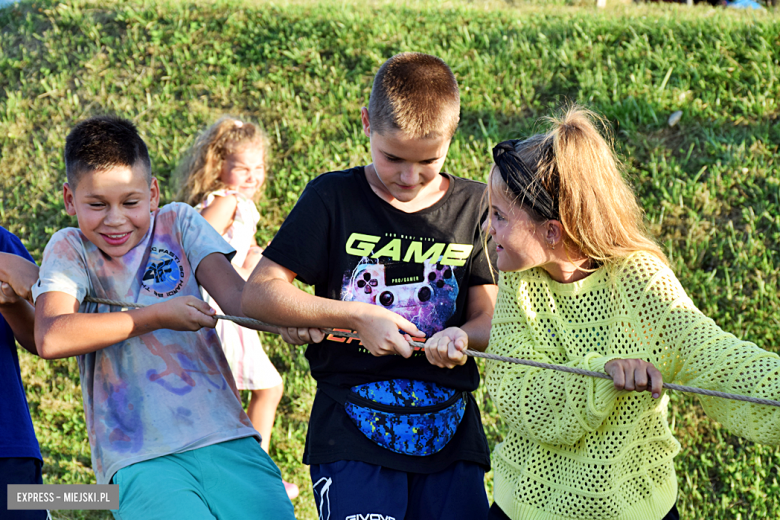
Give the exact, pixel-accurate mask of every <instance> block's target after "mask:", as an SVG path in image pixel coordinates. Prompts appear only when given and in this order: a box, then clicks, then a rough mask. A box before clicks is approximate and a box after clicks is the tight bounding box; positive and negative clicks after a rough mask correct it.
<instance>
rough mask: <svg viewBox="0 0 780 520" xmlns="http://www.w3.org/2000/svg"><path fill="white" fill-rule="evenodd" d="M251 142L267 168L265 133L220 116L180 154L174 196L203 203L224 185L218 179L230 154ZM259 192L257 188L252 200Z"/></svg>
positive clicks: (241, 122)
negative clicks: (181, 157) (177, 192)
mask: <svg viewBox="0 0 780 520" xmlns="http://www.w3.org/2000/svg"><path fill="white" fill-rule="evenodd" d="M251 145H255V146H258V147H260V148H261V149H262V151H263V163H264V165H265V167H266V169H267V168H268V147H269V142H268V135H267V134H266V133H265V132H264V131H263V130H262V129H261V128H260V127H259V126H257V125H256V124H254V123H251V122H249V121H243V120H241V119H238V118H235V117H231V116H223V117H221V118H219V120H218V121H217V122H216V123H214V124H213V125H211V126H210V127H208V128H207V129H206V130H205V131H204V132H203V133H202V134H200V135H199V136H198V138H197V139H196V140H195V144H193V145H192V148H190V149H189V151H188V152H187V154H186V155H185V157H184V160H183V161H182V163H181V165H180V166H179V171H178V175H177V178H178V180H179V186H180V188H179V195H178V197H177V198H178V199H179V200H181V201H184V202H186V203H187V204H189V205H190V206H195V205H197V204H200V203H201V202H203V200H204V199H205V198H206V196H207V195H208V194H209V193H211V192H213V191H216V190H219V189H223V188H224V187H225V186H224V185H223V184H222V182H221V181H220V180H219V177H220V175H221V174H222V165H223V164H224V162H225V158H226V157H228V156H229V155H230V154H232V153H235V152H238V151H240V150H243V149H244V148H245V147H247V146H251ZM260 195H261V191H260V190H258V191H257V194H256V195H255V199H258V198H259V197H260Z"/></svg>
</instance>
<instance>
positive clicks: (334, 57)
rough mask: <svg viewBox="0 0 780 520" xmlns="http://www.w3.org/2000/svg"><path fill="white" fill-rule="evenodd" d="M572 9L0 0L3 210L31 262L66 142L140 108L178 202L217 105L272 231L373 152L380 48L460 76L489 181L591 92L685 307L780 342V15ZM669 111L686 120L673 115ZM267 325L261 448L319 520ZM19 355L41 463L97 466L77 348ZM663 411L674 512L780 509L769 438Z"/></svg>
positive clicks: (296, 378) (303, 397) (461, 160)
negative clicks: (182, 167)
mask: <svg viewBox="0 0 780 520" xmlns="http://www.w3.org/2000/svg"><path fill="white" fill-rule="evenodd" d="M571 3H572V2H561V1H558V2H548V3H546V4H542V3H538V2H537V3H526V2H522V1H511V0H507V1H506V2H503V1H492V2H480V1H477V0H474V1H471V2H467V1H465V0H464V1H452V2H444V3H442V2H426V1H422V2H384V1H383V2H368V3H366V2H357V1H354V0H344V1H327V2H322V3H319V4H315V3H313V2H310V1H298V2H293V3H292V4H288V3H283V2H280V3H274V2H263V1H258V2H251V1H247V2H240V1H238V0H224V1H216V2H199V3H189V2H178V1H177V2H170V3H168V2H153V1H143V2H141V1H138V2H135V1H134V2H118V1H116V0H109V1H107V2H101V3H97V2H88V1H83V0H82V1H65V2H61V3H60V2H54V1H45V0H41V1H37V2H30V3H22V4H17V5H14V6H11V7H7V8H5V9H2V10H0V222H1V223H2V225H3V226H5V227H6V228H8V229H10V230H11V231H13V232H14V233H16V234H17V235H19V236H20V237H21V238H22V240H23V241H24V243H25V244H26V246H27V247H28V248H29V249H30V251H31V252H32V253H33V256H35V257H36V258H37V259H40V257H41V253H42V251H43V248H44V246H45V245H46V242H47V240H48V238H49V236H50V235H51V234H52V233H53V232H54V231H55V230H57V229H59V228H61V227H64V226H70V225H75V221H74V220H72V219H71V218H70V217H68V216H67V215H66V214H65V213H64V211H63V205H62V200H61V193H60V190H61V184H62V182H63V180H64V165H63V160H62V148H63V144H64V139H65V135H66V134H67V131H68V129H69V128H70V127H71V126H72V125H73V124H74V123H75V122H76V121H78V120H80V119H82V118H85V117H88V116H90V115H94V114H99V113H106V112H110V113H116V114H119V115H122V116H124V117H129V118H131V119H133V120H134V121H135V122H136V123H137V124H138V125H139V127H140V129H141V130H142V132H143V134H144V137H145V138H146V140H147V143H148V144H149V146H150V151H151V154H152V161H153V167H154V172H155V174H156V175H157V177H158V178H159V179H160V180H161V184H162V187H163V195H164V199H165V200H171V197H172V194H173V193H174V191H175V190H174V187H173V183H172V179H171V175H172V173H171V172H172V171H173V170H174V169H175V167H176V164H177V161H178V160H179V159H180V157H181V155H182V153H183V152H184V150H185V149H186V148H187V147H188V146H189V144H191V142H192V140H193V137H194V136H195V134H196V133H197V132H198V131H199V130H200V129H202V128H203V127H204V126H205V125H207V124H209V123H210V122H212V121H213V120H215V119H216V118H217V117H218V116H219V115H221V114H223V113H230V114H235V115H241V116H243V117H248V118H251V119H253V120H256V121H259V122H261V123H262V124H263V125H264V126H265V128H266V129H267V131H268V133H269V135H270V136H271V140H272V144H273V157H272V167H271V172H272V175H271V179H270V182H269V183H268V185H267V188H266V196H265V198H264V200H263V201H262V202H261V203H260V206H261V207H260V209H261V211H262V213H263V221H262V222H261V226H260V229H259V232H258V239H259V240H261V241H267V240H269V239H270V238H271V237H272V236H273V234H274V232H275V231H276V230H277V229H278V228H279V225H280V224H281V222H282V220H283V218H284V216H285V215H286V214H287V213H288V212H289V210H290V209H291V208H292V206H293V204H294V203H295V201H296V199H297V197H298V195H299V194H300V192H301V190H302V189H303V187H304V186H305V184H306V182H307V181H309V180H311V179H312V178H314V177H315V176H316V175H318V174H319V173H321V172H325V171H328V170H333V169H341V168H343V167H346V166H348V165H357V164H364V163H367V162H368V161H369V160H370V159H369V153H368V142H367V139H365V138H364V136H363V135H362V131H361V127H360V123H359V110H360V107H361V106H363V105H365V104H366V102H367V98H368V94H369V91H370V88H371V80H372V74H373V72H374V71H376V69H377V68H378V67H379V65H380V64H381V63H382V62H383V61H384V60H385V59H387V58H388V57H389V56H391V55H392V54H395V53H397V52H401V51H408V50H416V51H423V52H428V53H433V54H436V55H438V56H441V57H442V58H443V59H444V60H446V61H447V62H448V63H449V64H450V65H451V66H452V68H453V70H454V71H455V73H456V75H457V77H458V80H459V82H460V85H461V93H462V116H461V125H460V129H459V131H458V133H457V134H456V136H455V139H454V142H453V144H452V147H451V148H450V154H449V157H448V160H447V163H446V166H445V168H446V169H447V170H448V171H450V172H453V173H456V174H458V175H461V176H465V177H471V178H476V179H484V177H485V175H486V173H487V170H488V166H489V163H490V159H489V157H490V155H489V150H490V148H491V147H492V145H493V144H495V143H496V142H499V141H501V140H503V139H507V138H516V137H521V136H524V135H528V134H529V133H530V132H532V131H534V130H535V129H536V130H538V129H539V128H541V126H540V122H539V118H540V117H541V116H544V115H546V114H549V113H550V110H551V109H553V108H555V107H557V106H559V105H560V104H561V103H562V102H564V101H566V100H576V101H579V102H581V103H584V104H586V105H588V106H589V107H591V108H593V109H595V110H596V111H598V112H600V113H602V114H604V115H605V116H606V117H607V118H608V119H609V120H610V122H611V123H612V125H613V128H614V130H615V137H616V145H617V147H618V149H619V150H620V152H621V154H622V157H623V159H624V161H625V164H626V168H627V172H628V175H629V178H630V180H631V182H632V184H633V186H634V187H635V189H636V190H637V192H638V193H639V195H640V197H641V200H642V204H643V206H644V208H645V210H646V212H647V219H648V221H649V222H650V223H651V227H652V229H653V231H654V232H655V233H656V234H657V235H658V236H659V237H660V239H661V242H662V244H663V245H664V248H665V250H666V252H667V253H668V254H669V256H670V258H671V260H672V263H673V268H674V270H675V272H676V273H677V275H678V276H679V277H680V279H681V281H682V283H683V285H684V286H685V287H686V288H687V289H688V291H689V293H690V295H691V297H692V298H693V300H694V301H695V302H696V304H697V305H698V306H699V307H700V308H701V309H702V310H703V311H704V312H705V313H707V314H708V315H710V316H711V317H713V318H714V319H715V320H716V321H717V322H718V323H719V324H721V325H722V326H723V327H724V328H725V329H727V330H728V331H730V332H732V333H734V334H735V335H737V336H739V337H743V338H745V339H750V340H752V341H755V342H756V343H758V344H759V345H760V346H762V347H764V348H767V349H770V350H775V351H780V348H779V347H778V340H780V321H779V320H778V317H780V314H779V311H780V300H779V299H778V290H779V289H780V175H779V174H778V151H779V150H778V147H779V146H780V121H779V115H780V107H778V102H779V101H778V100H780V24H778V21H779V18H778V16H777V13H776V12H774V11H770V12H765V13H758V14H757V13H742V12H732V11H727V10H717V9H711V8H707V7H696V8H693V9H689V8H685V7H682V6H679V7H678V6H659V5H652V6H637V5H630V4H629V5H623V4H619V5H616V6H610V8H609V9H607V10H606V11H596V10H595V9H593V8H592V7H591V5H590V4H591V2H581V3H580V4H579V5H574V6H572V5H569V4H571ZM573 3H575V4H576V2H573ZM610 4H612V2H610ZM677 110H682V111H683V116H682V119H681V120H680V122H679V124H677V125H676V126H674V127H669V126H668V125H667V119H668V117H669V115H670V114H671V113H672V112H675V111H677ZM261 243H262V242H261ZM264 341H265V344H266V345H267V346H268V348H269V354H270V355H271V358H272V360H273V361H274V362H275V363H276V365H277V367H278V368H279V369H280V372H283V375H284V377H285V382H286V389H287V391H286V395H285V397H284V399H283V401H282V404H281V406H280V408H279V416H278V420H277V424H276V429H275V434H274V438H273V440H272V452H271V455H272V457H273V458H274V459H275V460H276V461H277V463H278V464H279V465H280V466H281V468H282V471H283V473H284V475H285V476H286V477H287V479H288V480H292V481H294V482H297V483H298V484H299V485H302V488H303V493H302V497H301V498H299V499H297V500H296V502H295V503H296V512H297V514H298V517H299V518H302V519H313V518H316V512H315V510H314V506H313V501H312V499H311V488H310V484H309V481H308V470H307V468H305V467H303V466H301V465H300V462H299V461H300V457H301V453H302V450H303V442H304V438H305V432H306V426H307V415H308V410H309V407H310V404H311V399H312V397H313V391H314V388H315V386H314V383H313V381H312V379H311V378H310V377H309V375H308V372H307V365H306V361H305V359H304V358H303V355H302V350H301V349H296V348H292V347H288V346H286V345H284V344H282V343H280V342H279V341H278V340H277V339H276V338H274V337H271V336H266V338H265V340H264ZM22 370H23V377H24V380H25V383H26V385H27V392H28V399H29V402H30V406H31V410H32V413H33V420H34V422H35V426H36V431H37V433H38V439H39V441H40V443H41V448H42V450H43V453H44V457H45V467H44V479H45V481H46V482H47V483H90V482H94V476H93V474H92V471H91V469H90V457H89V444H88V442H87V437H86V432H85V427H84V417H83V412H82V409H81V390H80V386H79V376H78V368H77V366H76V362H75V360H74V359H70V360H60V361H53V362H50V361H43V360H40V359H36V358H33V357H32V356H29V355H26V354H25V355H22ZM478 398H479V399H480V401H481V402H482V409H483V419H484V422H485V426H486V430H487V432H488V436H489V439H490V442H491V445H492V444H494V443H495V442H498V441H499V440H500V439H501V437H502V432H503V429H504V427H503V425H502V423H501V421H500V420H499V419H498V418H497V416H496V413H495V409H494V407H493V406H492V405H491V403H490V401H489V399H488V397H487V395H486V394H485V393H484V392H483V391H481V390H480V391H479V392H478ZM670 422H671V423H672V428H673V430H674V431H675V433H676V435H677V438H678V439H679V441H680V443H681V444H682V447H683V452H682V453H681V455H680V456H679V457H678V458H677V461H676V465H677V470H678V480H679V485H680V499H679V504H678V506H679V507H680V510H681V511H682V513H683V516H684V518H688V519H709V518H717V519H748V518H760V517H766V518H777V517H778V516H780V499H779V498H778V497H779V496H780V485H779V484H778V468H779V467H780V450H778V449H777V448H772V447H765V446H757V445H753V444H752V443H750V442H747V441H744V440H741V439H739V438H737V437H735V436H733V435H731V434H730V433H729V432H728V431H726V430H725V429H723V428H721V427H720V426H719V425H718V424H716V423H714V422H713V421H711V420H709V419H708V418H706V417H705V416H704V415H703V413H702V410H701V407H700V406H699V404H698V401H696V400H695V399H694V398H691V397H687V396H679V395H673V396H672V407H671V415H670ZM489 477H492V475H489ZM487 485H488V490H490V489H491V488H492V482H491V479H490V478H488V481H487ZM54 517H55V518H59V519H70V518H74V519H75V518H89V519H98V518H109V517H110V515H108V514H107V513H106V512H89V513H88V512H68V511H59V512H55V514H54Z"/></svg>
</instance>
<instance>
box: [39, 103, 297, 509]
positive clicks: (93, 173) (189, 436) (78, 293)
mask: <svg viewBox="0 0 780 520" xmlns="http://www.w3.org/2000/svg"><path fill="white" fill-rule="evenodd" d="M65 167H66V171H67V176H68V182H67V183H66V184H65V186H64V189H63V195H64V199H65V209H66V211H67V212H68V214H69V215H75V216H76V217H77V218H78V224H79V227H78V228H67V229H63V230H61V231H58V232H57V233H56V234H55V235H54V236H53V237H52V238H51V240H50V241H49V244H48V245H47V246H46V250H45V251H44V255H43V264H42V266H41V270H40V278H39V280H38V283H37V284H36V285H35V286H34V288H33V295H34V297H35V298H36V305H35V343H36V346H37V349H38V353H39V354H40V355H41V356H42V357H45V358H48V359H55V358H62V357H68V356H75V355H78V356H79V358H78V362H79V371H80V374H81V386H82V392H83V399H84V411H85V414H86V420H87V428H88V434H89V440H90V446H91V448H92V467H93V469H94V471H95V474H96V476H97V482H98V484H108V483H110V482H113V483H114V484H118V485H119V496H120V504H119V509H118V510H116V511H112V512H113V514H114V516H115V517H116V518H121V519H139V520H140V519H144V520H148V519H157V518H159V519H169V518H180V517H182V516H186V517H187V518H198V519H201V518H203V519H206V518H208V519H213V518H224V519H233V518H273V519H276V518H293V511H292V506H291V504H290V502H289V500H288V499H287V496H286V494H285V491H284V487H283V485H282V480H281V475H280V473H279V470H278V468H277V467H276V465H275V464H274V463H273V462H272V461H271V459H270V458H269V457H268V455H266V454H265V452H264V451H263V450H262V449H261V448H260V444H259V442H258V434H257V432H256V431H255V430H254V429H253V428H252V425H251V423H250V421H249V418H248V417H247V416H246V414H245V413H244V411H243V409H242V406H241V402H240V401H239V399H238V395H237V391H236V388H235V384H234V382H233V377H232V375H231V373H230V368H229V367H228V364H227V361H226V360H225V357H224V354H223V353H222V349H221V347H220V344H219V339H218V338H217V335H216V333H215V332H214V330H213V327H214V325H215V323H216V320H215V319H214V317H213V315H214V311H213V310H212V309H211V308H210V307H209V306H208V305H207V304H206V303H205V302H204V301H203V300H201V299H200V293H199V288H198V284H201V285H203V287H205V288H206V290H208V292H209V294H211V295H212V296H213V297H214V298H215V300H217V302H218V303H219V305H220V306H222V308H223V309H224V310H225V312H227V313H228V314H233V315H236V314H239V313H240V309H239V305H238V302H239V300H240V294H241V290H242V288H243V285H244V282H243V280H242V279H241V277H240V276H239V275H238V274H237V273H236V272H235V270H234V269H233V268H232V266H231V265H230V261H229V257H230V256H232V255H233V254H234V251H233V249H232V248H231V247H230V246H229V245H228V244H227V243H226V242H225V241H224V240H223V239H222V238H221V237H220V236H219V234H218V233H217V232H216V231H214V229H213V228H212V227H211V226H210V225H209V224H208V223H207V222H206V221H205V220H204V219H203V218H202V217H201V216H200V215H198V213H197V212H195V210H193V209H192V208H190V207H189V206H187V205H184V204H170V205H168V206H164V207H162V208H159V209H158V205H159V197H160V191H159V186H158V184H157V179H155V178H154V177H152V174H151V163H150V160H149V155H148V152H147V148H146V144H145V143H144V142H143V140H142V139H141V137H140V136H139V135H138V132H137V130H136V129H135V126H134V125H133V124H132V123H130V122H129V121H126V120H123V119H119V118H115V117H96V118H92V119H88V120H86V121H82V122H81V123H79V124H78V125H76V126H75V127H74V128H73V130H72V131H71V132H70V134H69V135H68V137H67V140H66V143H65ZM85 296H93V297H98V298H107V299H113V300H121V301H127V302H132V303H137V304H141V305H145V306H146V307H144V308H139V309H133V310H122V309H120V308H117V307H112V306H108V305H102V304H101V305H98V304H94V303H88V302H86V301H84V298H85Z"/></svg>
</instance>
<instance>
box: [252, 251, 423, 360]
mask: <svg viewBox="0 0 780 520" xmlns="http://www.w3.org/2000/svg"><path fill="white" fill-rule="evenodd" d="M295 276H296V274H295V273H294V272H292V271H290V270H289V269H286V268H285V267H282V266H281V265H279V264H277V263H276V262H274V261H272V260H269V259H268V258H266V257H263V258H262V259H261V260H260V263H259V264H258V265H257V267H256V268H255V270H254V272H253V273H252V275H251V276H250V277H249V281H248V282H247V285H246V288H245V290H244V293H243V296H242V298H241V308H242V309H243V311H244V313H245V314H246V315H247V316H250V317H252V318H256V319H259V320H261V321H265V322H270V323H274V324H278V325H280V326H282V327H288V328H289V329H290V330H289V333H293V332H294V331H295V330H296V329H297V330H299V332H300V334H301V335H302V336H306V335H308V334H309V333H308V330H309V329H310V328H347V329H350V330H356V331H357V333H358V335H360V339H361V340H362V343H363V345H364V346H365V347H366V348H367V349H368V350H369V351H370V352H371V353H372V354H374V355H375V356H382V355H387V354H400V355H402V356H404V357H409V356H411V355H412V350H411V347H410V346H409V343H408V342H407V341H406V339H405V338H404V336H402V335H401V334H400V333H399V332H398V331H399V329H400V330H402V331H403V332H405V333H406V334H407V335H412V336H416V337H420V336H423V335H424V334H423V333H422V332H421V331H420V330H418V329H417V327H415V326H414V325H413V324H412V323H411V322H410V321H408V320H406V319H405V318H402V317H401V316H399V315H398V314H395V313H394V312H391V311H388V310H387V309H382V308H380V307H378V306H376V305H370V304H367V303H361V302H343V301H339V300H330V299H328V298H320V297H318V296H313V295H311V294H308V293H306V292H304V291H302V290H300V289H298V288H297V287H295V286H294V285H293V284H292V282H293V280H294V279H295Z"/></svg>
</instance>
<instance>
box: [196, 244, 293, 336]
mask: <svg viewBox="0 0 780 520" xmlns="http://www.w3.org/2000/svg"><path fill="white" fill-rule="evenodd" d="M195 278H196V279H197V280H198V283H199V284H200V285H202V286H203V288H204V289H206V291H208V293H209V294H210V295H211V297H212V298H214V299H215V300H216V301H217V304H218V305H219V306H220V308H221V309H222V311H223V312H224V313H225V314H227V315H229V316H244V313H242V312H241V293H242V292H243V290H244V284H245V283H246V282H244V279H243V278H242V277H241V276H240V275H239V274H238V272H236V269H235V268H234V267H233V264H231V263H230V261H229V260H228V259H227V257H226V256H225V255H223V254H222V253H212V254H210V255H208V256H207V257H206V258H204V259H203V260H201V262H200V264H198V269H197V271H196V272H195ZM259 330H264V331H266V332H273V333H275V334H278V333H279V328H278V327H265V328H261V329H259Z"/></svg>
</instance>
